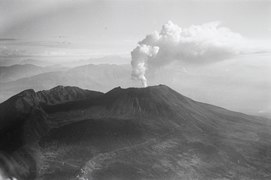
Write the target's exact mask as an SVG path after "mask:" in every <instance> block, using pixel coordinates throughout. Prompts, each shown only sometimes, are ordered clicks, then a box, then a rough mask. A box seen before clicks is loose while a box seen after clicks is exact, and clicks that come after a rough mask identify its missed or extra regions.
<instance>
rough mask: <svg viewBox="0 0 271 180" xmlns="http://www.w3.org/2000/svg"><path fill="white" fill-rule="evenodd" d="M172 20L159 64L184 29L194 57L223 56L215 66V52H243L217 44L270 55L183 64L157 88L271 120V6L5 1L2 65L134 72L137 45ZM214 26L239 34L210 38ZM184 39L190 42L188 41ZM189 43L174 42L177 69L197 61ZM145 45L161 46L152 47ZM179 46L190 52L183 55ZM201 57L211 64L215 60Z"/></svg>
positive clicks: (247, 1)
mask: <svg viewBox="0 0 271 180" xmlns="http://www.w3.org/2000/svg"><path fill="white" fill-rule="evenodd" d="M169 20H170V21H171V22H173V23H169V24H173V26H171V25H169V26H170V27H169V28H164V29H166V30H165V31H167V32H166V33H165V34H164V35H162V36H161V37H163V36H165V38H164V39H161V38H160V39H159V38H158V39H159V43H160V44H158V45H160V49H161V52H164V53H165V54H163V53H160V56H158V58H156V60H159V59H160V60H159V61H160V62H161V63H163V62H164V60H165V59H166V58H164V57H166V55H167V54H168V53H171V52H172V49H171V48H165V47H166V46H165V44H167V42H166V41H164V40H167V37H170V36H171V35H172V32H173V33H175V35H176V34H177V35H178V32H179V29H178V27H181V28H182V29H186V30H187V31H188V32H190V33H192V35H191V34H190V36H191V37H192V38H194V39H193V41H192V50H194V49H193V48H196V50H200V51H203V52H209V51H210V50H211V55H212V53H215V56H212V57H215V58H214V59H213V60H214V61H215V60H216V58H217V56H216V55H217V54H216V52H215V51H213V49H214V50H220V51H221V50H223V51H221V52H222V53H224V52H226V53H228V50H230V52H231V51H232V50H233V51H234V50H235V49H232V47H235V44H232V42H233V41H231V43H226V44H224V45H226V49H225V48H224V47H223V46H222V48H218V49H216V48H217V42H216V38H217V37H218V38H220V40H221V39H222V40H223V38H224V37H227V36H228V35H230V36H231V35H232V34H234V33H238V34H240V36H242V37H243V38H244V39H245V40H249V41H250V46H255V47H262V51H261V48H260V49H259V51H255V52H253V53H247V52H246V53H245V54H242V53H239V54H238V53H237V55H236V56H233V57H230V56H229V57H230V58H229V59H227V61H223V62H219V63H217V64H212V65H206V66H198V67H196V68H190V67H186V66H182V65H181V66H180V64H179V65H177V66H176V67H174V72H176V73H175V75H174V76H173V75H168V76H164V72H163V71H164V70H163V68H161V69H160V72H162V73H161V74H160V76H159V75H158V76H157V77H162V78H158V79H157V81H156V82H153V83H154V84H157V83H166V84H167V83H170V82H171V84H170V85H171V86H172V87H174V88H175V89H177V90H180V92H181V93H184V94H187V95H188V96H189V97H192V98H195V99H196V100H201V101H204V102H209V103H212V104H216V105H221V106H223V107H227V108H230V109H234V110H240V111H242V112H252V111H253V112H261V113H270V114H271V100H270V98H271V97H270V93H269V92H270V91H271V79H270V77H271V61H270V60H271V51H270V48H271V0H198V1H196V0H189V1H188V0H164V1H162V0H105V1H103V0H97V1H94V0H93V1H91V0H0V65H2V64H3V62H4V61H5V62H15V63H16V61H21V60H24V59H38V60H44V61H53V62H56V63H62V62H65V61H75V60H81V59H89V58H92V57H101V56H107V55H120V56H124V57H126V58H127V62H126V60H124V61H123V60H122V62H121V63H125V62H126V63H127V64H129V63H130V61H131V56H130V52H131V51H132V50H133V49H134V48H135V47H136V46H137V43H138V42H139V41H141V40H143V39H144V38H145V37H146V35H147V34H150V33H152V32H154V31H155V30H157V31H158V32H159V31H160V30H161V27H162V25H164V24H166V23H168V22H169ZM210 22H211V24H216V23H215V22H220V24H221V26H223V27H226V28H228V29H229V31H230V32H233V33H226V34H228V35H226V36H224V35H225V33H224V30H222V31H220V30H218V29H217V28H216V27H215V28H214V29H213V28H212V27H211V29H212V30H211V31H209V29H208V28H207V31H205V30H206V28H205V27H206V26H202V24H206V23H210ZM174 24H175V25H174ZM191 25H199V26H198V27H199V29H202V28H203V30H202V31H201V34H200V35H199V36H197V33H196V36H194V35H193V29H192V30H191V29H189V27H190V26H191ZM175 27H177V29H174V28H175ZM208 27H209V26H208ZM187 28H188V29H187ZM162 29H163V28H162ZM171 29H173V30H171ZM213 30H214V31H213ZM205 32H207V33H208V32H214V33H217V36H214V37H213V36H212V35H210V34H209V35H208V36H206V37H207V40H211V43H209V44H207V45H206V44H205V38H206V37H205V34H204V33H205ZM220 32H222V34H220ZM211 34H212V33H211ZM181 37H182V38H184V39H183V40H185V36H183V34H181ZM197 37H199V38H200V41H198V39H197ZM208 38H209V39H208ZM154 39H155V38H154ZM183 40H179V41H178V43H177V45H178V46H175V45H176V43H175V42H174V39H173V41H170V42H171V43H170V44H172V43H173V46H172V47H173V50H174V53H173V55H171V56H170V58H173V59H172V61H173V60H174V58H180V59H182V58H183V57H187V56H183V55H185V54H181V55H180V54H179V50H180V52H182V53H186V52H185V51H186V50H187V51H188V55H189V56H190V60H191V59H193V58H194V55H193V54H191V52H192V53H193V51H190V50H191V49H189V46H188V48H186V47H187V46H186V45H187V44H186V40H185V41H183ZM213 40H215V41H213ZM224 40H225V39H224ZM224 40H223V41H224ZM157 42H158V40H157ZM218 42H219V41H218ZM251 42H253V43H251ZM145 43H147V44H148V43H149V44H151V45H153V46H156V45H157V44H155V43H154V44H153V42H149V40H148V39H145ZM219 43H220V42H219ZM143 44H144V43H143ZM174 44H175V45H174ZM198 44H200V45H203V46H198ZM188 45H191V41H190V44H188ZM231 45H232V46H231ZM179 46H181V47H184V48H181V49H178V48H179ZM223 48H224V49H223ZM143 50H144V48H143ZM162 50H163V51H162ZM218 54H219V53H218ZM240 54H241V55H240ZM224 55H225V54H224ZM226 55H227V54H226ZM233 55H235V53H234V54H233ZM159 57H160V58H159ZM198 57H202V58H206V57H208V58H209V56H208V53H207V55H206V56H198ZM225 57H228V56H225ZM202 58H199V59H202ZM218 58H219V57H218ZM114 59H115V60H116V61H114V62H112V63H117V64H118V63H120V62H117V61H118V58H114ZM188 59H189V58H188ZM166 60H167V59H166ZM223 60H224V59H223ZM157 62H158V61H157ZM137 65H141V64H140V62H139V64H137ZM137 67H141V66H137ZM166 68H169V67H166ZM169 69H170V68H169ZM169 72H173V70H171V69H170V70H169ZM163 78H165V79H164V81H163V80H162V79H163ZM168 78H171V81H169V80H168ZM150 84H152V83H150Z"/></svg>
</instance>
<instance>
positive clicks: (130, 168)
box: [0, 85, 271, 180]
mask: <svg viewBox="0 0 271 180" xmlns="http://www.w3.org/2000/svg"><path fill="white" fill-rule="evenodd" d="M0 115H1V116H0V122H1V124H0V150H1V152H2V156H0V160H1V161H0V162H1V163H0V165H1V166H2V171H3V172H5V174H6V175H7V176H9V177H16V178H17V179H22V180H24V179H26V180H31V179H39V180H47V179H48V180H49V179H50V180H61V179H63V180H67V179H68V180H69V179H70V180H79V179H89V180H90V179H95V180H105V179H110V180H111V179H119V180H124V179H125V180H126V179H129V180H143V179H144V180H146V179H155V180H159V179H161V180H162V179H168V180H175V179H178V180H179V179H184V180H189V179H192V180H237V179H238V180H245V179H246V180H258V179H259V180H264V179H266V180H269V179H271V131H270V129H271V123H270V122H271V121H269V120H268V119H264V118H261V117H255V116H249V115H246V114H242V113H238V112H233V111H229V110H226V109H223V108H220V107H217V106H213V105H209V104H205V103H201V102H197V101H194V100H192V99H190V98H188V97H185V96H183V95H181V94H179V93H178V92H176V91H174V90H172V89H171V88H169V87H167V86H165V85H158V86H150V87H146V88H127V89H122V88H120V87H117V88H114V89H112V90H111V91H109V92H107V93H101V92H96V91H89V90H83V89H80V88H77V87H63V86H58V87H56V88H53V89H51V90H46V91H39V92H35V91H34V90H26V91H23V92H21V93H19V94H17V95H15V96H13V97H11V98H10V99H8V100H7V101H5V102H3V103H2V104H0ZM1 157H2V159H1ZM3 157H5V158H3ZM11 167H12V168H11Z"/></svg>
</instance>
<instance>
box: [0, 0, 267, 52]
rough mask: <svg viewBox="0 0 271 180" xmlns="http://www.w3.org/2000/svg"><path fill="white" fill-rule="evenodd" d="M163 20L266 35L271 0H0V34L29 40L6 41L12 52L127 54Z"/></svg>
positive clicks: (253, 35)
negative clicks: (211, 24) (216, 25)
mask: <svg viewBox="0 0 271 180" xmlns="http://www.w3.org/2000/svg"><path fill="white" fill-rule="evenodd" d="M168 20H172V21H173V22H174V23H176V24H178V25H179V26H180V27H188V26H190V25H193V24H202V23H206V22H211V21H220V22H221V23H222V25H223V26H226V27H228V28H230V29H231V30H232V31H234V32H238V33H240V34H241V35H243V36H245V37H248V38H251V39H258V40H265V41H267V40H269V41H270V39H271V1H264V0H251V1H249V0H240V1H238V0H229V1H226V0H225V1H224V0H218V1H214V0H209V1H193V0H192V1H184V0H178V1H177V0H175V1H174V0H165V1H162V0H147V1H146V0H128V1H127V0H126V1H124V0H106V1H102V0H99V1H98V0H97V1H89V0H76V1H74V0H57V1H56V0H0V38H2V39H4V38H15V39H20V41H21V42H22V41H27V42H29V41H32V44H30V43H28V44H27V46H30V48H29V47H25V48H23V47H22V46H24V44H22V43H17V42H14V41H13V42H9V43H6V42H5V45H6V46H8V47H9V46H10V45H11V46H12V48H13V50H14V49H15V48H17V52H15V53H19V52H20V51H24V52H25V53H30V54H35V55H37V54H41V55H44V54H46V55H47V56H55V55H67V56H70V55H71V54H73V55H75V56H79V55H81V56H83V57H85V56H86V57H89V56H95V55H96V56H97V55H103V54H105V55H106V54H114V53H115V54H120V55H125V56H129V53H130V51H131V50H132V49H133V48H134V46H135V45H136V43H137V42H138V41H139V40H140V39H142V38H143V37H144V36H145V35H146V34H147V33H151V32H153V31H154V30H159V29H160V28H161V25H163V24H164V23H166V22H167V21H168ZM33 41H34V42H33ZM41 41H42V42H41ZM44 41H46V43H45V44H44ZM47 41H50V43H49V44H48V42H47ZM0 43H1V44H2V45H3V41H2V42H0ZM37 44H39V46H42V49H39V48H37V46H36V45H37ZM31 45H32V46H35V49H34V50H33V49H32V46H31ZM48 46H50V47H53V48H54V49H50V48H49V49H48ZM56 46H57V47H56ZM2 48H3V47H2ZM10 49H11V48H10ZM29 49H31V51H35V52H26V51H30V50H29ZM67 49H68V50H67ZM71 49H73V50H71ZM11 51H12V49H11ZM48 51H50V52H48ZM11 54H12V53H11Z"/></svg>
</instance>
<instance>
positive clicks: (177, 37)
mask: <svg viewBox="0 0 271 180" xmlns="http://www.w3.org/2000/svg"><path fill="white" fill-rule="evenodd" d="M244 44H245V39H244V38H243V37H242V36H241V35H240V34H238V33H235V32H232V31H231V30H230V29H228V28H226V27H221V26H220V23H219V22H211V23H206V24H202V25H193V26H191V27H189V28H181V27H179V26H178V25H176V24H174V23H173V22H171V21H168V22H167V23H166V24H164V25H163V26H162V29H161V31H160V32H157V31H155V32H154V33H152V34H149V35H147V36H146V37H145V38H144V39H143V40H142V41H140V42H138V45H137V47H136V48H135V49H134V50H133V51H132V52H131V58H132V60H131V65H132V78H133V79H136V80H140V81H141V82H142V84H143V86H144V87H145V86H147V79H146V76H145V73H146V71H147V70H148V69H155V68H158V67H160V68H161V67H163V66H165V65H168V64H170V63H172V62H175V61H177V62H182V63H184V64H191V65H202V64H208V63H214V62H219V61H222V60H225V59H228V58H230V57H233V56H236V55H238V54H240V53H241V51H242V48H243V46H244Z"/></svg>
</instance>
